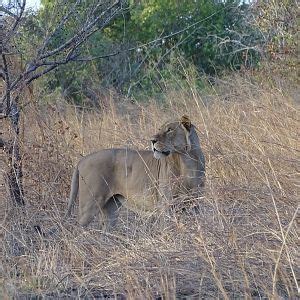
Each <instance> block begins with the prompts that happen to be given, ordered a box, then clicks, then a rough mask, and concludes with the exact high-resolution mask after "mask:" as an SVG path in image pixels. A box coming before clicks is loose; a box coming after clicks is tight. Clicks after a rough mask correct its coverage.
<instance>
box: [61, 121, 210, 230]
mask: <svg viewBox="0 0 300 300" xmlns="http://www.w3.org/2000/svg"><path fill="white" fill-rule="evenodd" d="M204 180H205V160H204V155H203V153H202V151H201V148H200V144H199V138H198V135H197V133H196V130H195V127H194V126H193V125H192V124H191V122H190V120H189V118H188V117H186V116H183V117H182V118H181V119H180V120H178V121H174V122H168V123H166V124H164V125H163V126H162V127H161V128H160V130H159V131H158V133H157V134H156V135H154V136H153V138H152V151H149V150H132V149H107V150H101V151H99V152H96V153H93V154H90V155H88V156H86V157H84V158H83V159H81V161H80V162H79V163H78V165H77V167H76V169H75V171H74V174H73V178H72V185H71V192H70V199H69V205H68V212H67V214H66V216H68V215H69V214H70V212H71V209H72V206H73V203H74V201H75V199H76V197H77V194H79V223H80V224H81V225H87V224H88V223H90V222H91V221H92V219H93V217H94V216H95V215H96V214H98V213H100V215H101V216H102V217H103V221H104V223H105V224H106V225H109V226H113V225H114V224H115V222H116V220H117V217H118V210H119V207H120V206H121V204H126V206H127V207H129V208H131V209H133V210H139V211H149V210H150V211H151V210H153V209H154V208H155V206H156V205H157V204H159V203H162V202H163V201H168V200H169V199H170V198H172V197H173V196H176V195H178V194H179V193H180V192H183V193H185V192H187V191H191V190H195V191H197V190H200V189H201V187H203V185H204Z"/></svg>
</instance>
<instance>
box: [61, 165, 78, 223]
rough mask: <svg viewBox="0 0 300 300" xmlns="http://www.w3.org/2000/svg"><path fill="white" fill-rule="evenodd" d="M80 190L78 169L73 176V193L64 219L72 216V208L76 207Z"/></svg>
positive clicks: (71, 192)
mask: <svg viewBox="0 0 300 300" xmlns="http://www.w3.org/2000/svg"><path fill="white" fill-rule="evenodd" d="M78 188H79V171H78V167H76V169H75V170H74V172H73V176H72V183H71V191H70V197H69V203H68V210H67V212H66V214H65V217H64V219H66V218H67V217H69V216H70V214H71V210H72V207H73V205H74V202H75V200H76V197H77V194H78Z"/></svg>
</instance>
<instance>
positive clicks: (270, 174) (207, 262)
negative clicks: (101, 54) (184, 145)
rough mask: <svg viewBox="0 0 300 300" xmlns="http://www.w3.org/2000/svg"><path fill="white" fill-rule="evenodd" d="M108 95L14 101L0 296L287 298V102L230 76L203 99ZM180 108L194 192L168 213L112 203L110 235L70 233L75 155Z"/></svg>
mask: <svg viewBox="0 0 300 300" xmlns="http://www.w3.org/2000/svg"><path fill="white" fill-rule="evenodd" d="M118 97H119V96H118V95H116V94H114V93H111V94H109V95H107V97H106V105H105V107H104V108H103V109H102V110H96V109H93V108H91V107H87V108H82V107H76V106H74V105H70V104H67V103H66V102H64V101H58V100H59V99H54V100H53V101H52V102H50V103H49V104H47V105H45V104H43V105H42V104H40V102H38V98H39V90H38V89H37V90H36V91H35V93H34V97H33V99H32V100H31V101H30V102H29V103H28V104H27V106H25V107H24V114H23V118H22V126H23V128H26V130H24V133H23V137H22V140H23V142H22V153H23V154H22V155H23V158H22V161H23V168H24V175H23V178H24V186H25V199H26V203H27V205H26V206H25V208H19V209H16V208H12V207H11V205H10V201H9V197H8V193H7V194H6V195H7V196H6V198H5V199H4V201H2V203H1V210H2V212H1V215H2V216H3V218H2V220H1V227H0V234H1V237H2V239H3V242H2V247H1V250H0V251H1V252H0V278H1V279H0V280H1V285H2V288H0V297H4V298H10V297H16V298H21V297H23V298H26V297H27V298H31V297H41V298H43V297H45V298H47V297H53V298H57V297H85V298H86V299H92V298H101V297H102V298H105V297H106V298H109V297H111V298H113V297H115V298H117V299H125V298H126V299H175V298H176V299H200V298H205V299H206V298H210V299H211V298H221V299H244V298H245V299H250V298H254V299H266V298H273V299H278V298H280V297H282V298H290V299H295V298H296V297H297V295H298V296H299V294H297V293H298V292H299V286H298V284H297V279H299V247H298V242H299V236H298V234H299V232H298V231H297V221H299V219H297V218H299V167H300V166H299V151H300V148H299V111H298V109H299V107H298V104H297V102H296V101H295V99H294V98H292V97H290V96H289V93H287V91H285V90H284V89H282V88H279V87H278V86H277V87H276V85H275V86H274V85H273V87H270V86H269V85H264V84H260V83H258V82H257V81H252V80H250V79H249V78H245V77H242V76H239V75H236V76H234V77H230V78H229V79H224V80H221V81H220V82H218V83H216V84H215V85H213V86H210V88H209V89H207V90H206V91H205V92H203V93H200V92H199V91H198V90H197V89H196V88H195V87H194V85H193V82H192V81H191V82H189V83H188V87H185V88H181V89H180V88H178V89H176V90H172V89H170V90H169V91H167V92H166V94H165V95H164V97H165V101H164V103H163V104H160V105H159V104H157V103H156V102H155V101H154V99H153V100H152V101H151V100H149V101H147V102H145V103H144V104H137V103H133V102H131V101H129V100H128V99H125V98H124V99H119V98H118ZM117 100H118V101H117ZM41 105H42V106H41ZM182 114H188V115H189V116H190V118H191V120H192V121H193V123H194V124H195V125H196V126H197V128H198V134H199V137H200V140H201V145H202V148H203V152H204V153H205V157H206V162H207V181H206V187H205V193H204V195H203V196H202V197H200V198H197V199H184V198H182V199H176V203H175V207H178V209H177V210H173V211H172V212H171V213H170V212H169V211H164V210H157V211H155V212H154V213H153V215H152V216H151V217H148V218H145V217H142V216H139V214H136V213H133V212H130V211H128V210H127V209H125V208H123V209H122V210H121V218H120V220H119V222H118V225H117V227H116V228H115V229H114V230H113V231H112V232H110V233H107V232H102V231H101V230H100V229H99V226H98V221H97V220H95V221H94V222H93V224H92V225H91V226H89V228H88V229H83V228H81V227H80V226H79V225H78V224H77V222H76V215H77V209H78V208H77V207H75V209H74V211H73V216H72V218H70V219H69V220H67V221H66V222H62V218H63V215H64V213H65V211H66V207H67V198H68V193H69V185H70V179H71V174H72V170H73V167H74V166H75V164H76V162H77V161H78V160H79V159H80V157H81V156H82V155H85V154H88V153H90V152H92V151H96V150H97V149H102V148H111V147H131V148H135V149H145V148H149V146H150V143H149V138H150V136H151V135H152V134H153V133H155V131H156V130H157V128H158V127H159V126H160V125H161V124H162V123H163V122H164V121H167V120H169V119H173V118H174V117H180V116H181V115H182ZM1 167H3V169H5V162H2V165H1ZM191 202H192V203H193V204H194V203H196V204H198V205H199V210H198V211H195V210H194V209H192V208H191V207H192V206H193V205H191ZM172 204H174V203H172ZM170 205H171V204H170ZM182 208H184V210H183V209H182ZM39 229H41V231H40V230H39ZM297 290H298V291H297ZM35 299H37V298H35ZM38 299H39V298H38Z"/></svg>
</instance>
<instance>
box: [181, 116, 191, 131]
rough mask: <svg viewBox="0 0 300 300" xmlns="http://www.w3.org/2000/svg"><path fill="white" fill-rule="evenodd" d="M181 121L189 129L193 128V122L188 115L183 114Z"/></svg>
mask: <svg viewBox="0 0 300 300" xmlns="http://www.w3.org/2000/svg"><path fill="white" fill-rule="evenodd" d="M180 122H181V124H182V125H183V126H184V127H185V128H186V129H187V130H188V131H190V130H191V126H192V123H191V120H190V118H189V117H188V116H187V115H183V116H182V117H181V119H180Z"/></svg>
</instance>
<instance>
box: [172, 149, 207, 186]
mask: <svg viewBox="0 0 300 300" xmlns="http://www.w3.org/2000/svg"><path fill="white" fill-rule="evenodd" d="M201 155H203V154H202V153H198V150H197V149H194V150H191V151H188V152H185V153H173V154H171V155H170V156H169V157H168V160H169V161H168V165H169V170H170V174H171V176H175V177H177V179H178V178H180V179H181V184H183V185H184V186H185V187H187V188H193V187H196V186H200V185H202V182H201V180H202V179H203V177H204V166H203V165H202V161H203V160H202V158H201Z"/></svg>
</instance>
